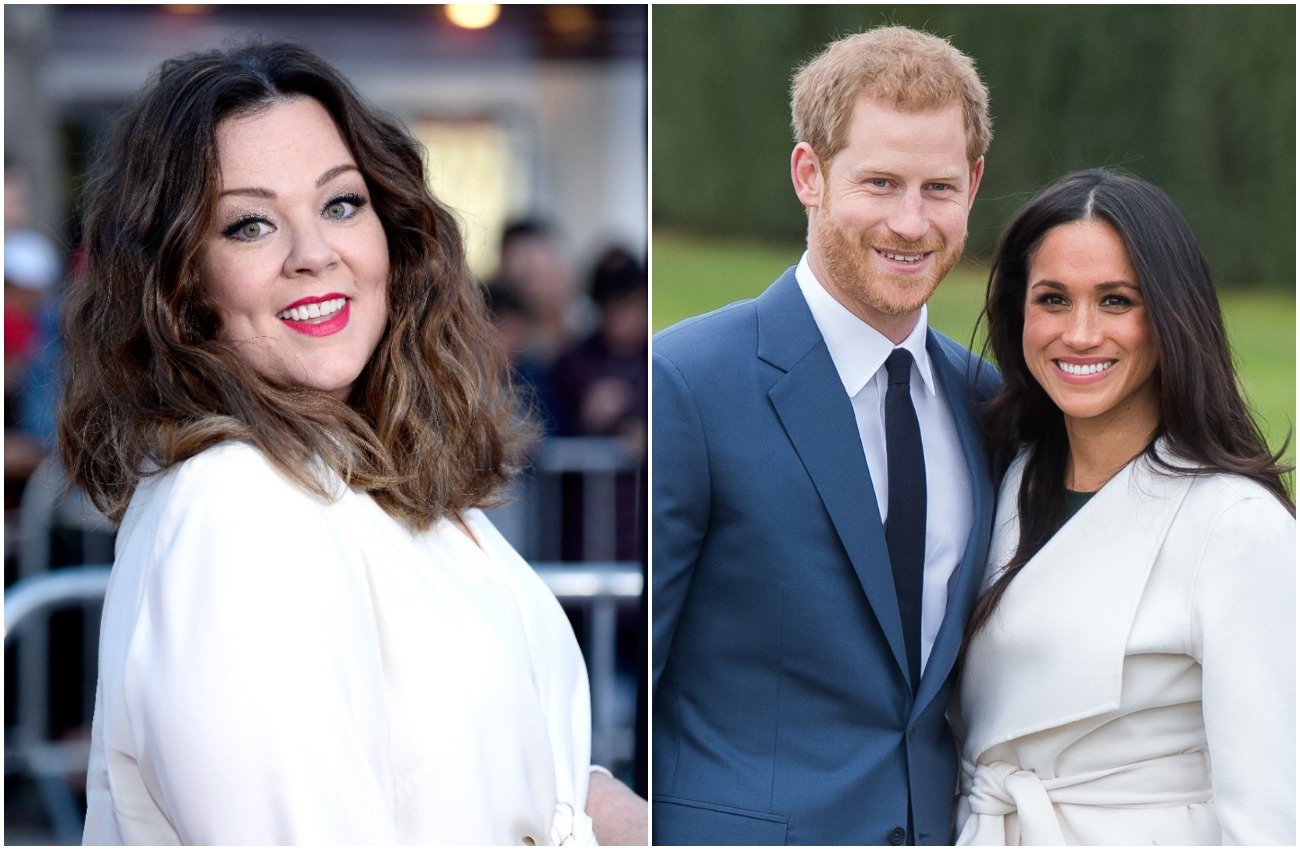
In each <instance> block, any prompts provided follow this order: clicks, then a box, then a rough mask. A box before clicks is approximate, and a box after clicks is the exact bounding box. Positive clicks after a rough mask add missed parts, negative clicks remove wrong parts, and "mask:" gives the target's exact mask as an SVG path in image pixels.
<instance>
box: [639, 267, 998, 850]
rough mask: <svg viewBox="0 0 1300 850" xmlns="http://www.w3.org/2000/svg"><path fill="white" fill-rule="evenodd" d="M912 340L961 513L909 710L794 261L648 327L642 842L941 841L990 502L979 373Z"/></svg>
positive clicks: (892, 616)
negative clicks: (964, 643) (931, 385)
mask: <svg viewBox="0 0 1300 850" xmlns="http://www.w3.org/2000/svg"><path fill="white" fill-rule="evenodd" d="M926 345H927V348H928V350H929V352H930V356H931V358H932V361H933V363H934V366H935V373H936V375H937V376H938V383H939V385H940V386H941V387H942V391H943V392H944V393H945V396H946V399H947V402H948V406H949V408H950V409H951V411H952V415H953V418H954V420H955V421H956V424H957V431H958V433H959V435H960V439H961V447H962V452H963V455H964V456H965V458H966V463H967V466H968V467H969V470H970V480H971V482H972V492H971V499H972V503H973V506H974V523H973V527H972V530H971V534H970V539H969V541H968V543H967V546H966V550H965V553H964V555H963V556H962V560H961V563H960V565H959V566H958V567H957V569H956V570H955V571H954V573H953V575H952V579H951V581H950V582H949V586H948V592H949V595H948V606H947V611H946V614H945V616H944V620H943V625H942V627H941V628H940V630H939V634H938V636H937V639H936V642H935V644H934V647H933V650H932V651H931V655H930V657H929V661H928V663H927V665H926V668H925V672H924V674H923V675H922V677H921V682H920V687H919V691H918V693H917V695H916V699H915V700H914V699H913V698H912V689H911V687H910V686H909V683H908V678H907V677H908V674H907V659H906V655H905V651H904V645H903V634H902V626H901V623H900V619H899V613H898V600H897V597H896V595H895V593H894V584H893V575H892V571H891V570H890V566H889V555H888V551H887V549H886V546H885V535H884V528H883V526H882V524H881V521H880V512H879V510H878V508H877V506H876V500H875V494H874V491H873V489H872V485H871V475H870V473H869V472H868V470H867V462H866V459H865V457H864V455H863V452H862V443H861V439H860V438H859V436H858V430H857V424H856V422H855V420H854V415H853V408H852V404H851V402H850V400H849V398H848V395H847V394H846V393H845V391H844V385H843V384H842V383H841V382H840V379H839V376H838V374H837V373H836V370H835V366H834V364H833V363H832V361H831V357H830V354H829V352H828V351H827V348H826V344H825V342H824V341H823V339H822V336H821V333H820V332H819V331H818V329H817V325H816V323H815V322H814V321H813V317H812V313H811V312H810V311H809V310H808V306H807V303H806V302H805V301H804V298H803V294H802V293H801V292H800V291H799V286H798V284H797V283H796V281H795V276H794V270H793V269H790V270H788V271H786V273H785V274H784V275H782V276H781V277H780V278H779V279H778V280H777V281H776V282H775V283H774V284H773V285H772V286H771V287H770V288H769V289H768V290H767V291H766V292H765V293H763V294H762V295H761V296H759V297H758V298H757V299H754V300H752V301H745V302H740V303H737V304H733V305H731V306H729V307H725V308H723V309H721V310H718V311H716V312H713V313H710V314H708V315H706V316H700V317H697V318H695V319H690V320H687V321H685V322H682V323H681V324H678V325H676V326H674V327H672V328H670V329H668V330H666V331H664V332H663V333H661V334H659V335H657V336H656V337H655V341H654V420H653V421H654V479H653V480H654V499H653V507H654V538H653V540H654V556H653V562H652V564H653V567H652V572H653V576H654V578H653V581H654V588H653V590H654V595H653V597H652V605H653V611H654V712H655V714H654V747H653V752H654V773H653V782H654V785H653V798H654V843H656V844H783V843H788V844H887V843H895V844H897V843H902V842H903V841H904V840H913V841H915V842H916V843H921V844H948V843H950V842H951V840H952V831H953V802H954V795H955V790H956V782H957V753H956V749H955V745H954V742H953V737H952V733H951V730H950V729H949V727H948V724H947V721H946V720H945V718H944V709H945V708H946V705H947V703H948V698H949V696H950V693H951V690H952V683H953V676H952V669H953V662H954V660H955V659H956V656H957V651H958V649H959V647H960V644H961V637H962V630H963V628H964V626H965V623H966V618H967V616H968V615H969V613H970V610H971V607H972V604H973V602H974V599H975V595H976V590H977V588H978V585H979V582H980V578H981V574H982V572H983V566H984V560H985V556H986V553H987V550H988V542H989V534H990V530H991V527H992V519H993V508H994V495H995V494H994V489H993V482H992V480H991V476H990V470H989V466H988V462H987V460H986V458H985V452H984V448H983V445H982V442H981V439H980V432H979V428H978V426H977V423H976V421H975V418H974V416H973V409H974V407H975V405H976V403H977V402H979V401H983V400H985V399H987V398H988V397H989V396H990V395H991V394H992V392H993V391H994V390H995V388H996V384H997V380H998V379H997V375H996V372H995V371H994V370H993V369H992V368H991V367H989V366H988V365H983V368H982V369H977V368H976V367H977V366H978V365H979V364H980V363H981V361H980V360H979V359H978V358H977V357H975V356H974V355H972V354H971V353H970V352H968V351H967V350H966V349H965V348H962V347H961V346H959V345H957V344H956V343H954V342H953V341H951V340H949V339H947V338H946V337H944V336H942V335H940V334H938V333H935V332H934V331H933V330H932V331H930V334H929V338H928V340H927V342H926ZM909 796H910V803H911V808H912V816H913V823H914V825H915V835H910V836H909V835H907V834H906V833H905V830H906V828H907V826H908V805H909Z"/></svg>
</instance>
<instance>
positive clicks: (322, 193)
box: [199, 98, 388, 400]
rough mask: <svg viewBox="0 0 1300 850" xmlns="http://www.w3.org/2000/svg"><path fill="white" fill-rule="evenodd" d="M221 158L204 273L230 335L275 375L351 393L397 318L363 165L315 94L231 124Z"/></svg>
mask: <svg viewBox="0 0 1300 850" xmlns="http://www.w3.org/2000/svg"><path fill="white" fill-rule="evenodd" d="M217 153H218V158H219V161H220V168H221V186H220V190H219V191H220V196H219V197H218V199H217V205H216V211H215V216H214V218H213V224H212V229H211V231H210V232H209V233H208V234H206V235H205V237H204V241H203V250H202V254H201V257H200V261H199V270H200V275H201V278H202V281H203V285H204V287H205V290H206V292H207V293H208V295H209V297H210V298H211V300H212V302H213V303H214V304H215V306H216V309H217V313H218V315H219V316H220V319H221V330H220V332H219V335H220V337H221V338H222V339H223V340H227V341H230V342H237V343H242V345H241V346H240V348H239V350H240V352H241V354H243V356H244V357H245V358H247V360H248V361H249V362H250V363H251V364H252V365H253V367H254V368H255V369H257V370H258V371H259V372H261V373H262V374H264V375H267V376H268V377H276V378H284V379H287V380H288V381H289V382H291V383H293V384H297V385H299V386H304V387H312V388H314V389H318V390H323V391H325V392H328V393H330V394H332V395H334V396H335V397H336V398H339V399H340V400H344V399H346V398H347V395H348V392H349V391H350V390H351V388H352V384H353V382H355V381H356V379H357V376H358V375H360V374H361V370H362V369H364V368H365V365H366V363H368V362H369V361H370V357H371V355H373V354H374V351H375V347H376V346H377V345H378V344H379V340H380V337H382V336H383V333H384V326H385V324H386V323H387V317H388V305H387V290H388V240H387V238H386V237H385V235H384V228H383V225H382V224H381V223H380V221H379V217H378V216H377V215H376V213H375V210H374V207H373V206H372V205H371V203H370V192H369V189H368V188H367V186H366V182H365V179H364V178H363V177H362V175H361V172H360V171H358V170H357V163H356V160H355V159H354V158H353V156H352V153H351V151H349V150H348V146H347V144H346V143H345V142H344V141H343V138H342V137H341V136H340V135H339V132H338V128H337V127H335V125H334V121H333V119H332V118H330V115H329V113H328V112H326V111H325V108H324V107H323V106H321V105H320V104H319V103H318V102H316V101H315V100H312V99H310V98H296V99H293V100H286V101H280V102H277V103H275V104H273V105H272V106H270V107H268V108H266V109H264V110H261V111H258V112H256V113H253V114H252V115H248V116H243V117H235V118H228V119H226V120H224V121H222V122H221V124H220V125H218V127H217Z"/></svg>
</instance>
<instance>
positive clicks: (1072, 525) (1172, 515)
mask: <svg viewBox="0 0 1300 850" xmlns="http://www.w3.org/2000/svg"><path fill="white" fill-rule="evenodd" d="M1024 461H1025V458H1024V456H1023V455H1022V456H1021V457H1019V458H1017V459H1016V462H1015V463H1014V464H1013V465H1012V468H1011V470H1010V471H1009V472H1008V474H1007V477H1006V480H1005V481H1004V482H1003V485H1002V492H1001V495H1000V498H999V504H998V512H997V519H996V521H995V522H996V525H995V528H994V536H993V544H992V547H991V549H990V554H989V558H990V570H989V573H988V576H987V578H986V582H991V581H992V580H993V579H994V578H995V577H996V575H997V572H998V568H999V567H1000V566H1001V565H1004V564H1006V563H1007V562H1008V561H1009V560H1010V557H1011V555H1012V554H1013V552H1014V550H1015V547H1016V543H1017V541H1018V539H1019V525H1018V518H1017V511H1016V499H1017V495H1018V493H1019V489H1020V480H1021V476H1022V473H1023V470H1024ZM1295 529H1296V525H1295V519H1294V518H1293V517H1292V516H1291V515H1290V514H1289V513H1288V512H1287V511H1286V509H1285V508H1283V507H1282V505H1281V504H1279V503H1278V501H1277V499H1276V498H1274V497H1273V496H1272V495H1271V494H1269V493H1268V492H1267V491H1265V490H1264V489H1263V488H1262V487H1260V486H1259V485H1257V484H1255V483H1253V482H1250V481H1248V480H1246V479H1243V478H1240V477H1237V476H1231V475H1208V476H1191V475H1177V476H1169V475H1164V474H1159V473H1157V472H1156V471H1155V469H1154V466H1153V464H1151V463H1150V461H1149V460H1147V459H1145V457H1139V458H1138V459H1137V460H1135V461H1134V462H1133V463H1131V464H1129V466H1127V467H1126V468H1125V469H1124V470H1122V471H1121V472H1120V473H1119V474H1118V475H1116V476H1115V478H1113V479H1112V480H1111V481H1110V482H1109V483H1107V484H1106V486H1105V487H1103V488H1102V489H1101V490H1100V491H1099V492H1098V493H1097V494H1096V495H1095V496H1094V497H1093V498H1092V499H1091V500H1090V501H1089V502H1088V503H1087V504H1086V505H1085V506H1084V507H1083V508H1082V509H1081V510H1080V511H1079V512H1078V513H1077V514H1075V516H1074V517H1073V518H1071V519H1070V520H1069V521H1068V522H1067V523H1066V524H1065V526H1064V527H1062V528H1061V530H1060V531H1058V532H1057V534H1056V535H1055V536H1054V537H1053V538H1052V539H1051V540H1049V541H1048V542H1047V544H1046V545H1045V546H1044V547H1043V548H1042V550H1041V551H1040V552H1039V553H1038V554H1037V555H1036V556H1035V557H1034V558H1033V559H1032V560H1031V561H1030V562H1029V563H1028V564H1027V565H1026V566H1025V567H1024V569H1023V570H1021V572H1020V573H1019V574H1018V575H1017V576H1016V578H1015V579H1014V580H1013V581H1012V582H1011V584H1010V585H1009V586H1008V588H1007V591H1006V594H1005V595H1004V596H1003V597H1002V599H1001V600H1000V601H999V603H998V606H997V608H996V609H995V611H994V613H993V616H992V618H991V619H990V620H989V621H988V623H987V624H986V625H985V627H984V628H983V629H982V630H981V631H980V633H979V634H978V635H977V636H976V638H975V639H974V640H973V641H972V643H971V645H970V647H969V649H968V652H967V656H966V661H965V667H964V670H963V674H962V681H961V688H960V715H961V718H960V723H961V725H962V726H964V735H963V737H964V744H963V748H962V749H963V759H962V761H963V776H962V792H963V793H962V798H961V801H960V804H959V811H958V821H957V822H958V828H959V830H960V838H959V839H958V841H959V843H963V844H1021V843H1023V844H1064V843H1070V844H1152V843H1156V844H1217V843H1252V844H1294V843H1295V828H1296V819H1295V805H1296V788H1295V780H1296V763H1295V755H1296V740H1295V732H1296V715H1295V698H1296V679H1295V677H1296V632H1295V613H1296V596H1295V572H1296V538H1295Z"/></svg>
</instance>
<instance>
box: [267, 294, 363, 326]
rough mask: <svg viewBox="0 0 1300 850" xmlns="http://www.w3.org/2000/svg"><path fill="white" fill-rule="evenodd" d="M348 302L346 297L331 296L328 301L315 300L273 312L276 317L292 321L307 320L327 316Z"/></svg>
mask: <svg viewBox="0 0 1300 850" xmlns="http://www.w3.org/2000/svg"><path fill="white" fill-rule="evenodd" d="M347 303H348V299H346V298H331V299H330V300H329V301H317V302H315V303H314V304H303V305H302V306H301V307H290V308H289V309H288V310H281V311H280V312H279V313H276V314H275V317H276V318H277V319H288V320H289V321H292V322H307V321H311V320H312V319H321V318H328V317H329V316H331V315H333V314H334V313H337V312H338V311H339V310H342V309H343V305H344V304H347Z"/></svg>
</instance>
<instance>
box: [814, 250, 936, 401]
mask: <svg viewBox="0 0 1300 850" xmlns="http://www.w3.org/2000/svg"><path fill="white" fill-rule="evenodd" d="M794 276H795V280H796V281H798V283H799V289H800V291H802V292H803V297H804V300H805V301H807V302H808V309H809V310H810V311H812V315H813V321H814V322H816V323H817V329H818V330H819V331H821V335H822V339H824V340H826V348H827V349H828V350H829V351H830V354H831V362H833V363H834V364H835V371H836V372H838V373H839V376H840V382H841V383H843V384H844V389H845V391H846V392H848V394H849V397H850V398H852V397H853V396H856V395H857V394H858V393H859V392H861V391H862V388H863V387H864V386H866V385H867V382H868V381H870V380H871V379H872V378H873V377H875V374H876V372H878V371H880V368H881V367H882V366H884V365H885V360H886V359H887V358H888V357H889V353H890V352H891V351H893V350H894V348H895V346H894V344H893V343H892V342H890V341H889V338H888V337H886V336H885V335H884V334H882V333H881V332H880V331H878V330H876V329H875V328H873V327H872V326H871V325H869V324H867V323H866V322H864V321H862V320H861V319H859V318H858V317H857V316H855V315H853V314H852V313H851V312H849V310H848V308H846V307H845V306H844V305H843V304H841V303H840V302H838V301H836V300H835V298H834V297H833V296H832V295H831V294H830V293H829V292H827V291H826V288H825V287H824V286H822V284H821V282H820V281H819V280H817V276H816V275H815V274H813V270H812V266H810V265H809V264H808V252H807V251H805V252H804V254H803V256H802V257H801V258H800V259H799V265H798V267H796V268H795V270H794ZM927 315H928V311H927V308H926V307H925V305H921V315H920V316H918V317H917V320H916V327H914V328H912V332H911V333H910V334H908V335H907V339H905V340H903V341H902V342H901V343H900V344H899V345H898V346H897V347H898V348H906V349H907V350H908V352H910V353H911V355H912V358H913V359H914V360H915V361H916V369H917V372H919V373H920V375H921V382H922V384H923V385H924V386H925V390H926V392H927V393H929V394H930V395H934V394H935V385H934V373H933V371H932V370H931V368H930V355H929V353H928V352H927V351H926V350H925V338H926V331H927V329H928V323H927Z"/></svg>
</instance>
